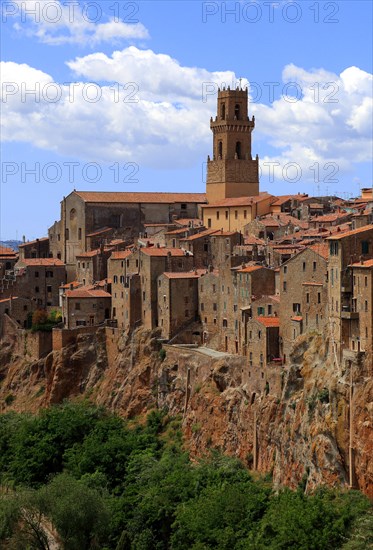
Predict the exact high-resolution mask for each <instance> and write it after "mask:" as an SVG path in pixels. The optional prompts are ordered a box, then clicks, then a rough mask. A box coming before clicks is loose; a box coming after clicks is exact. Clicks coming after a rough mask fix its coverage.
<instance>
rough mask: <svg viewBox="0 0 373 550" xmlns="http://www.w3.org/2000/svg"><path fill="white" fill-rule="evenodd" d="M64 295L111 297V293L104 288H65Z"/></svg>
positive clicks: (74, 296) (73, 296)
mask: <svg viewBox="0 0 373 550" xmlns="http://www.w3.org/2000/svg"><path fill="white" fill-rule="evenodd" d="M65 295H66V296H67V298H79V299H81V298H111V294H109V293H108V292H105V291H104V290H83V289H77V290H67V291H66V293H65Z"/></svg>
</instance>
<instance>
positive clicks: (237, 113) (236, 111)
mask: <svg viewBox="0 0 373 550" xmlns="http://www.w3.org/2000/svg"><path fill="white" fill-rule="evenodd" d="M234 116H235V118H236V119H237V120H240V106H239V105H238V103H237V105H235V108H234Z"/></svg>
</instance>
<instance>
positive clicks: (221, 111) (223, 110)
mask: <svg viewBox="0 0 373 550" xmlns="http://www.w3.org/2000/svg"><path fill="white" fill-rule="evenodd" d="M220 117H221V119H222V120H225V103H223V105H222V106H221V110H220Z"/></svg>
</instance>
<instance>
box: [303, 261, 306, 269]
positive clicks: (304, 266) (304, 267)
mask: <svg viewBox="0 0 373 550" xmlns="http://www.w3.org/2000/svg"><path fill="white" fill-rule="evenodd" d="M303 271H306V262H303Z"/></svg>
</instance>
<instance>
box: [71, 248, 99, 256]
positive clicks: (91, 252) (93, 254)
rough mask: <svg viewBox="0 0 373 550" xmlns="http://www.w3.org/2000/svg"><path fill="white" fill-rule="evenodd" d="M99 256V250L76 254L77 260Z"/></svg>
mask: <svg viewBox="0 0 373 550" xmlns="http://www.w3.org/2000/svg"><path fill="white" fill-rule="evenodd" d="M99 254H100V249H99V248H96V249H95V250H89V252H82V253H81V254H77V255H76V257H77V258H92V257H93V256H98V255H99Z"/></svg>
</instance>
